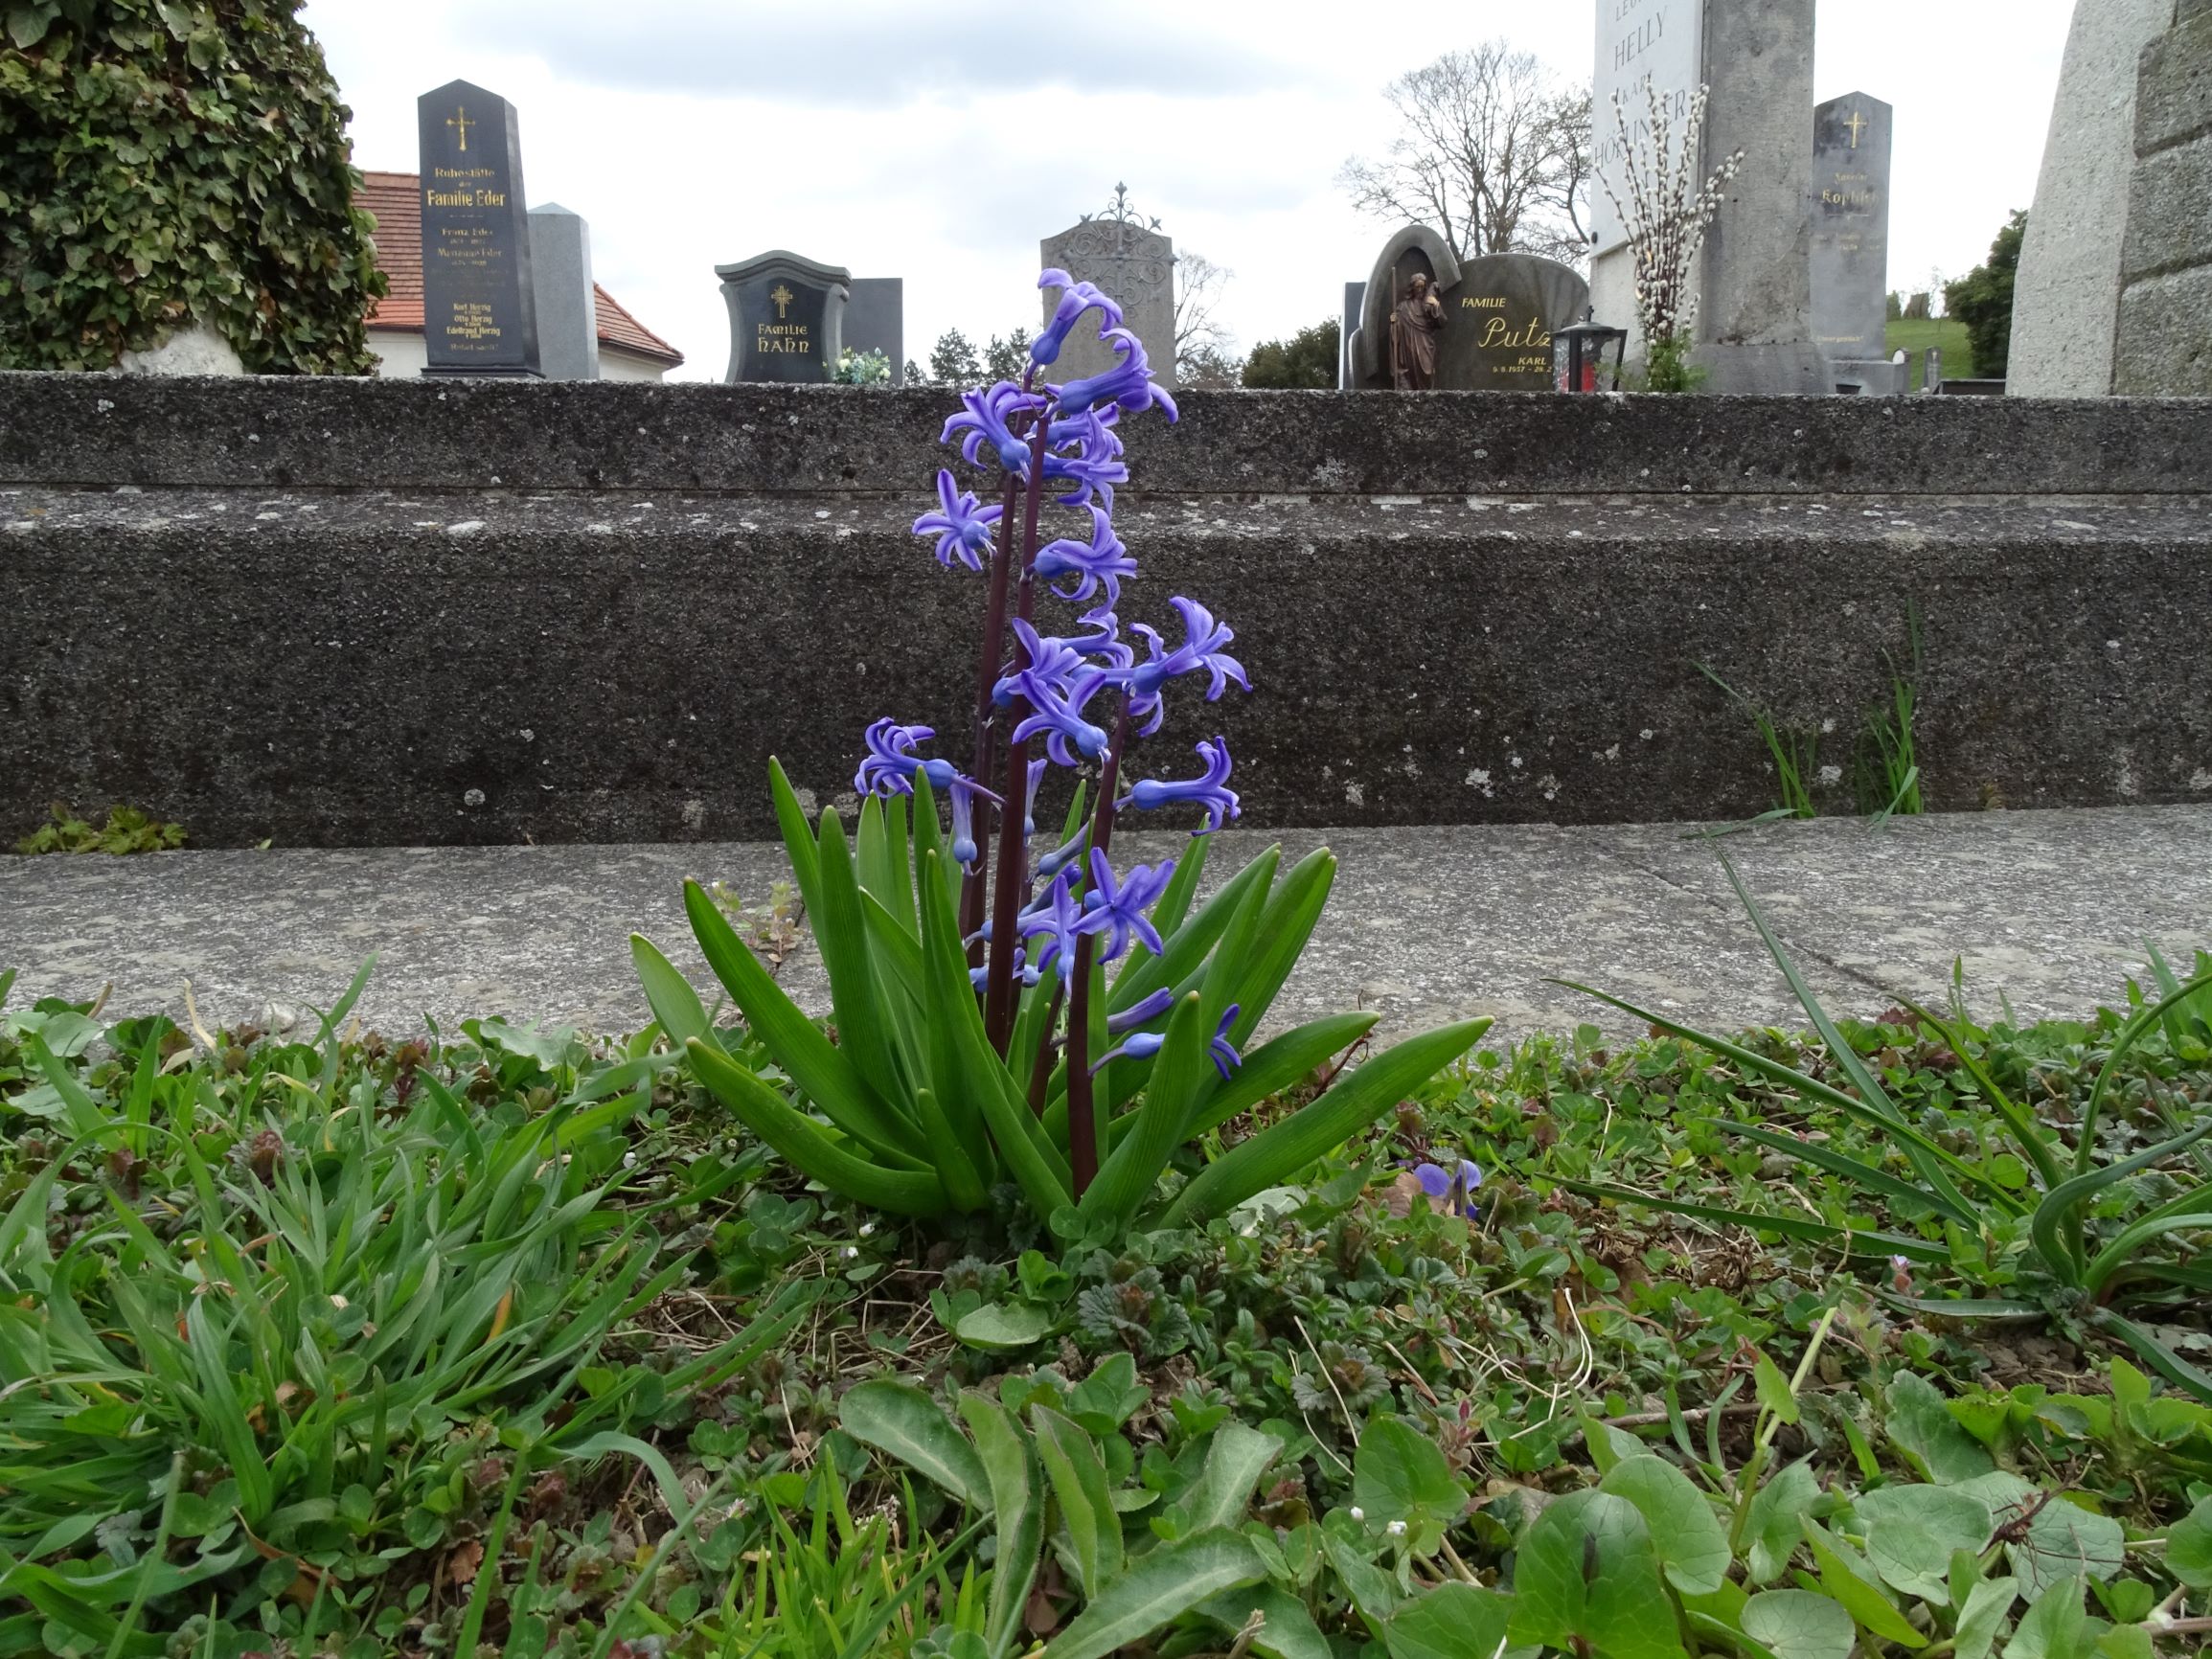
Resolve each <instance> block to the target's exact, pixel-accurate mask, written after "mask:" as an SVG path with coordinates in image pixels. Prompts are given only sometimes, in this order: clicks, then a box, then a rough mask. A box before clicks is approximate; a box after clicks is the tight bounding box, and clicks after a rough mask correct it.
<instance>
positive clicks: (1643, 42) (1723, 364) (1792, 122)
mask: <svg viewBox="0 0 2212 1659" xmlns="http://www.w3.org/2000/svg"><path fill="white" fill-rule="evenodd" d="M1597 12H1598V36H1597V78H1596V99H1597V102H1596V106H1595V132H1596V160H1597V164H1598V166H1599V168H1600V169H1601V170H1610V172H1609V176H1612V177H1613V178H1614V180H1615V183H1614V188H1615V190H1616V191H1621V188H1622V187H1621V183H1620V180H1619V176H1618V170H1619V168H1620V166H1621V162H1622V157H1621V154H1620V145H1619V142H1618V137H1617V133H1616V129H1615V122H1614V117H1613V111H1612V103H1611V94H1612V93H1613V91H1614V90H1616V89H1618V90H1619V91H1620V93H1621V95H1622V97H1623V98H1624V100H1625V101H1626V102H1627V104H1628V110H1629V116H1630V121H1631V122H1637V121H1638V119H1639V117H1640V116H1641V113H1642V112H1643V111H1644V110H1645V109H1646V108H1648V93H1647V89H1648V88H1653V87H1655V88H1656V89H1657V90H1658V92H1659V94H1660V96H1661V97H1662V99H1664V100H1665V101H1666V103H1667V106H1668V108H1669V110H1670V111H1671V112H1672V116H1673V119H1674V120H1675V121H1676V123H1679V122H1680V121H1681V119H1682V118H1683V117H1684V116H1685V115H1686V114H1687V113H1688V109H1689V102H1690V100H1691V99H1692V98H1693V97H1694V96H1695V95H1696V93H1697V89H1698V88H1699V86H1700V85H1703V86H1708V87H1710V88H1711V96H1710V102H1709V103H1708V106H1707V109H1706V113H1705V126H1704V131H1703V132H1702V134H1701V135H1700V138H1699V152H1700V153H1699V180H1700V181H1702V180H1703V179H1704V178H1705V177H1707V176H1709V175H1710V174H1711V173H1712V171H1713V170H1714V168H1715V167H1716V166H1717V165H1718V164H1719V163H1720V161H1721V159H1722V157H1724V156H1727V155H1729V154H1730V153H1732V152H1733V151H1735V150H1738V149H1741V150H1742V151H1743V152H1744V163H1743V166H1742V168H1741V170H1739V171H1738V172H1737V174H1736V177H1735V178H1734V180H1733V181H1732V182H1731V183H1730V184H1729V186H1728V188H1727V193H1726V198H1725V200H1724V202H1723V204H1722V208H1721V214H1720V216H1719V218H1717V219H1716V220H1715V221H1714V222H1713V225H1712V227H1711V228H1710V229H1709V230H1708V231H1707V232H1706V234H1705V246H1704V251H1703V253H1702V254H1701V255H1700V256H1699V264H1698V273H1697V284H1698V292H1699V305H1698V321H1697V345H1696V350H1695V352H1694V353H1693V361H1694V362H1695V363H1696V364H1697V365H1698V366H1699V368H1701V369H1702V370H1703V371H1704V372H1705V375H1706V379H1705V382H1704V386H1705V390H1707V391H1711V392H1824V391H1827V390H1829V389H1830V387H1829V376H1828V369H1827V364H1826V363H1825V361H1824V360H1823V359H1822V357H1821V353H1820V349H1819V347H1818V346H1817V345H1816V344H1815V343H1814V342H1813V279H1812V240H1813V236H1812V220H1811V216H1810V215H1809V214H1808V211H1807V208H1808V199H1807V198H1808V195H1809V192H1810V183H1811V180H1812V176H1813V127H1812V124H1811V122H1810V121H1809V120H1808V119H1807V114H1808V112H1809V111H1810V110H1811V109H1812V107H1813V0H1598V7H1597ZM1675 130H1676V132H1677V133H1678V132H1679V131H1680V126H1679V125H1676V129H1675ZM1622 194H1623V199H1624V200H1625V199H1626V193H1625V191H1623V192H1622ZM1595 199H1596V201H1597V202H1598V203H1599V204H1600V205H1599V206H1598V208H1597V209H1596V211H1595V214H1594V217H1593V223H1594V226H1595V237H1596V250H1597V251H1596V254H1595V256H1594V257H1593V259H1592V261H1591V272H1590V287H1591V292H1592V295H1593V304H1594V305H1595V306H1596V307H1597V310H1598V318H1599V320H1600V321H1601V322H1608V323H1613V324H1615V325H1617V326H1619V327H1622V328H1628V329H1630V330H1631V331H1632V330H1633V329H1634V323H1635V292H1634V271H1633V261H1632V260H1631V258H1630V251H1629V247H1628V242H1627V239H1626V235H1625V232H1624V229H1623V227H1622V225H1621V222H1620V218H1619V216H1618V215H1617V214H1615V213H1614V212H1613V211H1612V209H1611V206H1610V204H1609V203H1608V202H1607V201H1606V198H1605V193H1604V192H1603V191H1602V190H1601V191H1599V192H1598V193H1596V197H1595ZM1639 349H1640V343H1639V342H1635V341H1631V345H1630V355H1631V357H1632V356H1634V355H1635V354H1636V352H1637V351H1638V350H1639Z"/></svg>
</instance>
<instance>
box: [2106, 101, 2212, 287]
mask: <svg viewBox="0 0 2212 1659" xmlns="http://www.w3.org/2000/svg"><path fill="white" fill-rule="evenodd" d="M2204 261H2212V137H2206V138H2201V139H2199V140H2197V141H2196V142H2195V143H2193V144H2184V145H2178V146H2177V147H2176V148H2172V149H2163V150H2160V151H2159V152H2158V153H2157V154H2156V155H2154V156H2150V157H2148V158H2146V159H2145V160H2142V161H2139V162H2137V163H2136V164H2135V171H2134V176H2133V177H2132V178H2131V179H2130V180H2129V182H2128V245H2127V251H2126V253H2125V254H2124V255H2123V256H2122V268H2123V270H2124V272H2125V274H2126V278H2127V280H2128V281H2129V282H2131V283H2132V282H2134V281H2136V280H2137V279H2138V278H2140V277H2144V276H2148V275H2152V274H2154V273H2157V272H2164V271H2175V270H2179V269H2182V268H2183V267H2185V266H2188V265H2194V264H2201V263H2203V262H2204Z"/></svg>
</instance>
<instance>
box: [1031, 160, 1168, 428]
mask: <svg viewBox="0 0 2212 1659" xmlns="http://www.w3.org/2000/svg"><path fill="white" fill-rule="evenodd" d="M1159 226H1160V221H1159V220H1158V219H1156V218H1148V217H1147V216H1145V215H1143V214H1140V213H1138V212H1137V211H1136V210H1135V209H1133V208H1131V207H1130V206H1129V189H1128V187H1127V186H1126V185H1118V184H1117V185H1116V186H1114V199H1113V201H1112V202H1111V203H1110V204H1109V205H1108V206H1107V207H1106V211H1105V212H1104V213H1097V214H1085V215H1083V217H1082V218H1081V219H1079V220H1078V221H1077V222H1076V223H1074V224H1072V225H1070V226H1069V227H1068V228H1067V229H1066V230H1064V231H1061V232H1060V234H1059V235H1058V236H1055V237H1047V238H1045V239H1044V240H1043V241H1041V242H1039V243H1038V262H1039V263H1040V264H1041V265H1042V266H1043V268H1045V269H1046V270H1062V271H1065V272H1066V273H1067V274H1068V276H1069V277H1070V278H1071V279H1072V280H1073V281H1075V282H1079V283H1093V284H1097V285H1098V287H1099V288H1100V289H1101V290H1102V291H1103V292H1104V293H1105V294H1106V297H1107V298H1108V299H1111V300H1112V301H1114V302H1115V303H1116V304H1117V305H1119V306H1120V307H1121V308H1122V327H1123V328H1125V329H1127V330H1129V332H1131V333H1132V334H1134V335H1136V337H1137V338H1138V339H1139V340H1141V341H1143V342H1144V347H1145V355H1146V358H1147V359H1148V360H1149V361H1150V362H1151V364H1152V378H1153V379H1155V380H1157V381H1158V382H1159V383H1160V384H1161V385H1163V386H1168V387H1173V386H1174V383H1175V244H1174V242H1173V241H1172V240H1170V239H1168V238H1167V237H1166V236H1164V235H1162V234H1161V232H1160V228H1159ZM1043 301H1044V306H1043V312H1042V315H1043V318H1044V320H1045V321H1047V322H1049V321H1050V320H1051V318H1052V313H1053V307H1056V306H1058V305H1059V304H1060V289H1058V288H1047V289H1045V290H1044V293H1043ZM1119 360H1120V359H1119V357H1118V356H1117V355H1116V353H1115V352H1114V351H1113V350H1112V348H1111V347H1108V346H1106V345H1103V344H1102V343H1101V342H1100V341H1099V338H1098V330H1097V329H1096V328H1095V327H1093V326H1092V324H1091V323H1087V322H1086V323H1082V324H1079V325H1078V326H1077V328H1076V330H1075V331H1074V332H1073V333H1072V334H1070V335H1069V336H1068V337H1067V343H1066V344H1065V345H1064V346H1062V347H1061V348H1060V357H1059V359H1058V360H1057V361H1056V362H1055V363H1054V364H1053V365H1052V368H1051V370H1050V371H1049V373H1050V375H1051V378H1052V379H1053V380H1054V381H1055V382H1056V383H1060V384H1065V383H1066V382H1067V381H1069V380H1079V379H1082V378H1083V377H1084V376H1085V375H1100V374H1104V373H1105V372H1106V370H1108V369H1110V368H1112V367H1113V366H1114V364H1115V363H1116V362H1118V361H1119Z"/></svg>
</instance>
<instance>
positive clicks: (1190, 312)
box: [1175, 252, 1237, 385]
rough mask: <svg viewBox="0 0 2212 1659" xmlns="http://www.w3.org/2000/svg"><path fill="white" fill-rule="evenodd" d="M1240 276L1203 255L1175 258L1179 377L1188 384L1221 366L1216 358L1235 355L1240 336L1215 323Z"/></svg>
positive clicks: (1181, 255) (1193, 254) (1224, 358)
mask: <svg viewBox="0 0 2212 1659" xmlns="http://www.w3.org/2000/svg"><path fill="white" fill-rule="evenodd" d="M1236 274H1237V273H1236V272H1235V271H1232V270H1230V269H1229V268H1228V267H1227V266H1225V265H1217V264H1216V263H1214V261H1212V260H1209V259H1208V258H1206V256H1205V255H1204V254H1201V253H1197V252H1189V253H1181V254H1177V255H1176V256H1175V377H1176V378H1177V379H1178V380H1181V381H1183V382H1184V383H1185V384H1186V385H1187V384H1191V383H1192V382H1193V381H1194V380H1195V378H1196V377H1197V375H1198V374H1199V373H1200V372H1202V371H1204V370H1206V369H1209V368H1213V367H1217V365H1215V364H1214V363H1213V359H1215V358H1220V359H1222V360H1224V361H1226V360H1228V359H1230V358H1232V357H1233V356H1234V354H1235V351H1236V344H1237V342H1236V337H1235V336H1234V335H1233V334H1231V333H1230V332H1229V330H1227V329H1225V328H1223V327H1222V326H1221V325H1220V323H1219V322H1217V321H1216V320H1215V317H1214V311H1215V308H1216V307H1219V306H1220V303H1221V293H1222V290H1223V289H1225V288H1226V287H1227V286H1228V285H1229V280H1230V279H1231V278H1232V277H1234V276H1235V275H1236Z"/></svg>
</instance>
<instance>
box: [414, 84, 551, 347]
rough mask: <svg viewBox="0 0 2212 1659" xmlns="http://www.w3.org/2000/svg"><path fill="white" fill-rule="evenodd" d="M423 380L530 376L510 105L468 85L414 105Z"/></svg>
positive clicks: (525, 267) (518, 160) (526, 276)
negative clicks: (418, 161) (419, 193)
mask: <svg viewBox="0 0 2212 1659" xmlns="http://www.w3.org/2000/svg"><path fill="white" fill-rule="evenodd" d="M415 121H416V131H417V138H418V143H419V148H420V154H421V158H422V159H421V169H422V173H421V177H422V345H423V350H424V353H425V355H426V356H427V357H428V359H429V361H428V363H427V365H426V366H425V367H424V368H423V370H422V373H423V374H425V375H536V374H537V373H538V372H539V371H538V362H537V307H536V300H535V298H534V296H533V289H532V286H531V264H530V252H531V250H530V216H529V214H528V213H527V212H526V211H525V198H524V195H523V189H522V138H521V132H520V128H519V127H518V125H516V122H515V119H514V106H513V104H511V103H509V102H507V100H505V99H504V98H501V97H499V96H498V95H497V94H496V93H490V92H487V91H485V90H484V88H482V87H481V86H472V85H470V84H469V83H468V82H467V81H466V80H455V81H451V82H449V83H448V84H446V85H445V86H441V87H440V88H438V90H437V91H435V92H425V93H424V94H423V95H422V97H421V98H419V99H417V100H416V102H415Z"/></svg>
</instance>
